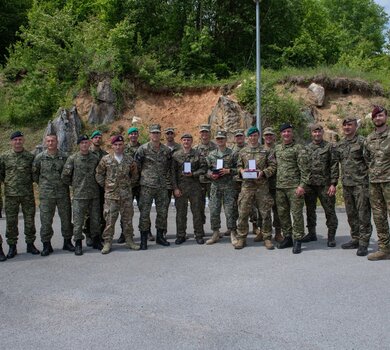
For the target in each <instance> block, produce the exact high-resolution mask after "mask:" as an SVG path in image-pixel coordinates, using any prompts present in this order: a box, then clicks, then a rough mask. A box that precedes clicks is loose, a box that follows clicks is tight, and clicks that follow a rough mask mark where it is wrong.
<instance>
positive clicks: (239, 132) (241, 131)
mask: <svg viewBox="0 0 390 350" xmlns="http://www.w3.org/2000/svg"><path fill="white" fill-rule="evenodd" d="M244 135H245V133H244V129H237V130H236V131H235V132H234V136H244Z"/></svg>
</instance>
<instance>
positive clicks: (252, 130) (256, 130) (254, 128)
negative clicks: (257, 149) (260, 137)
mask: <svg viewBox="0 0 390 350" xmlns="http://www.w3.org/2000/svg"><path fill="white" fill-rule="evenodd" d="M255 132H259V129H258V128H257V127H256V126H251V127H250V128H249V129H248V132H247V133H246V136H250V135H252V134H254V133H255Z"/></svg>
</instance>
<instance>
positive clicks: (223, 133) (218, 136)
mask: <svg viewBox="0 0 390 350" xmlns="http://www.w3.org/2000/svg"><path fill="white" fill-rule="evenodd" d="M226 134H227V133H226V131H225V130H218V131H217V133H216V134H215V138H216V139H226Z"/></svg>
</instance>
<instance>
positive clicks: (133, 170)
mask: <svg viewBox="0 0 390 350" xmlns="http://www.w3.org/2000/svg"><path fill="white" fill-rule="evenodd" d="M137 170H138V168H137V164H136V163H135V162H132V163H131V165H130V172H131V173H132V174H134V173H136V172H137Z"/></svg>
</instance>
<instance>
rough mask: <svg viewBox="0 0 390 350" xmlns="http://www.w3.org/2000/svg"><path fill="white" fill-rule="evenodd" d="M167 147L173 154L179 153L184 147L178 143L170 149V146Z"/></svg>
mask: <svg viewBox="0 0 390 350" xmlns="http://www.w3.org/2000/svg"><path fill="white" fill-rule="evenodd" d="M165 146H167V147H168V148H169V149H170V150H171V152H172V154H173V153H175V152H176V151H178V150H180V149H181V148H182V147H181V144H180V143H177V142H175V143H174V144H173V146H172V147H170V146H168V145H165Z"/></svg>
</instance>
